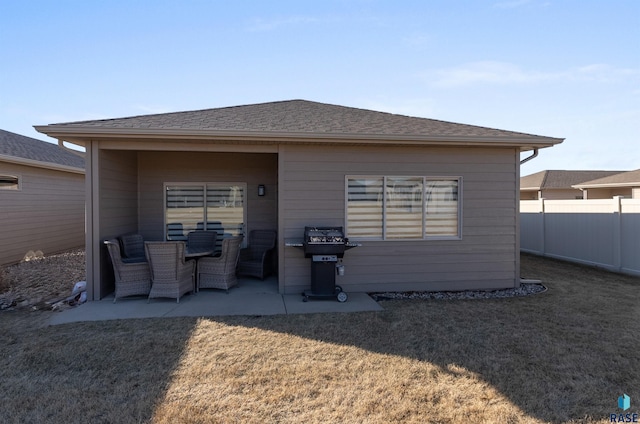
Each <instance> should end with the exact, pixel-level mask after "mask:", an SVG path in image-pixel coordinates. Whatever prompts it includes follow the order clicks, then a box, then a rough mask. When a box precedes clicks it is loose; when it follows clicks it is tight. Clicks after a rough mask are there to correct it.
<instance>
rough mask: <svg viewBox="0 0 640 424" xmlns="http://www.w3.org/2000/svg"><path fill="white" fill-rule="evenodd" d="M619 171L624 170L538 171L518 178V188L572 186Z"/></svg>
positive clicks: (559, 187) (533, 188) (534, 188)
mask: <svg viewBox="0 0 640 424" xmlns="http://www.w3.org/2000/svg"><path fill="white" fill-rule="evenodd" d="M620 173H624V171H563V170H547V171H540V172H536V173H535V174H531V175H527V176H524V177H522V178H520V190H545V189H561V188H572V187H574V186H576V184H579V183H582V182H584V181H589V180H594V179H596V178H602V177H608V176H611V175H616V174H620Z"/></svg>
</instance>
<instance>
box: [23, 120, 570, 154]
mask: <svg viewBox="0 0 640 424" xmlns="http://www.w3.org/2000/svg"><path fill="white" fill-rule="evenodd" d="M34 128H35V129H36V130H37V131H39V132H41V133H43V134H46V135H48V136H50V137H53V138H56V139H58V140H62V141H66V142H69V143H73V144H76V145H79V146H84V147H86V144H87V143H88V142H91V141H92V140H107V139H108V140H124V139H135V140H138V141H143V140H148V141H159V140H168V141H181V142H188V141H200V142H212V143H225V142H227V143H228V142H232V143H247V144H252V143H265V142H267V143H274V144H278V143H282V144H308V143H312V144H318V143H320V144H346V145H348V144H367V145H396V146H410V145H412V146H475V147H511V148H518V149H520V150H521V151H528V150H533V149H539V148H544V147H551V146H554V145H556V144H560V143H562V142H563V141H564V139H561V138H551V137H541V136H536V137H528V136H526V135H523V136H522V137H518V136H513V137H500V138H495V137H477V136H474V137H472V136H469V137H466V136H441V135H434V136H424V135H411V134H408V135H388V134H352V133H349V134H341V133H308V132H276V131H267V132H265V131H237V130H230V131H229V130H217V129H216V130H193V129H183V128H162V129H154V128H96V127H95V126H79V125H77V124H75V125H64V124H54V125H38V126H34Z"/></svg>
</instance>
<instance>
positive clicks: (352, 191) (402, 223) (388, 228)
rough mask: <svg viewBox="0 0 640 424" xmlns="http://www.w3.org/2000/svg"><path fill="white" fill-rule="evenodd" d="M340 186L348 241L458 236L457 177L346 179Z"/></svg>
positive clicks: (458, 203)
mask: <svg viewBox="0 0 640 424" xmlns="http://www.w3.org/2000/svg"><path fill="white" fill-rule="evenodd" d="M346 185H347V207H346V211H347V219H346V222H347V235H348V236H349V237H351V238H355V239H371V240H415V239H431V238H438V239H442V238H449V239H450V238H460V202H459V192H460V188H461V185H462V178H433V177H414V176H408V177H404V176H403V177H400V176H398V177H395V176H394V177H347V184H346Z"/></svg>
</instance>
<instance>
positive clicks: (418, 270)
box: [36, 100, 562, 300]
mask: <svg viewBox="0 0 640 424" xmlns="http://www.w3.org/2000/svg"><path fill="white" fill-rule="evenodd" d="M36 129H37V130H38V131H40V132H42V133H45V134H48V135H49V136H51V137H54V138H57V139H59V140H63V141H67V142H70V143H75V144H77V145H80V146H83V147H85V148H86V151H87V156H86V158H87V179H88V184H87V190H88V192H87V198H88V199H89V201H88V204H87V229H88V234H87V261H88V262H87V264H88V266H87V278H88V292H89V298H90V299H94V300H96V299H100V298H102V297H104V296H106V295H107V294H109V293H110V292H111V291H112V290H113V282H112V281H110V280H109V279H108V277H107V275H108V272H107V271H108V267H109V262H108V260H107V256H106V253H105V249H104V246H103V244H102V241H103V240H105V239H108V238H111V237H114V236H118V235H120V234H123V233H127V232H138V233H140V234H142V235H143V236H144V237H145V239H147V240H166V239H168V238H169V237H170V236H171V234H174V232H175V231H176V228H177V226H176V223H177V222H180V223H181V224H182V225H183V230H185V231H186V230H189V229H192V228H197V226H198V224H200V225H203V224H202V223H204V222H207V226H208V225H209V223H212V222H213V223H215V225H218V226H222V227H223V228H225V231H227V232H229V233H236V232H243V233H245V234H248V232H249V231H251V230H252V229H275V230H277V232H278V244H277V249H278V284H279V291H280V292H281V293H301V292H302V291H303V290H304V289H308V288H309V286H310V260H309V259H305V258H304V255H303V252H302V251H301V250H300V249H297V248H294V247H286V246H285V241H286V240H294V239H298V240H299V239H301V238H302V236H303V232H304V227H305V226H342V227H344V229H345V232H346V235H347V237H349V239H350V241H352V242H358V243H360V244H361V245H362V246H361V247H358V248H355V249H352V250H349V251H348V252H347V253H346V254H345V258H344V264H345V266H346V272H345V275H344V276H340V277H339V284H340V285H341V286H342V287H343V289H344V290H345V291H347V292H349V291H352V292H372V291H386V290H401V291H406V290H464V289H499V288H506V287H516V286H518V285H519V284H520V274H519V273H520V270H519V268H520V264H519V261H520V259H519V258H520V244H519V234H520V228H519V213H518V211H519V202H518V200H519V194H518V189H519V188H518V187H519V181H520V175H519V170H520V154H521V152H523V151H535V150H537V149H539V148H544V147H550V146H553V145H555V144H558V143H561V142H562V139H559V138H551V137H542V136H535V135H529V134H522V133H517V132H512V131H504V130H497V129H491V128H484V127H477V126H471V125H463V124H455V123H450V122H443V121H436V120H431V119H424V118H414V117H407V116H401V115H394V114H389V113H382V112H375V111H370V110H362V109H356V108H349V107H343V106H335V105H328V104H322V103H316V102H309V101H304V100H292V101H283V102H273V103H264V104H254V105H246V106H236V107H227V108H219V109H208V110H199V111H189V112H177V113H165V114H157V115H146V116H134V117H129V118H119V119H105V120H95V121H83V122H71V123H61V124H51V125H45V126H37V127H36ZM261 186H264V196H261V195H260V194H262V192H261V193H260V194H259V189H260V187H261Z"/></svg>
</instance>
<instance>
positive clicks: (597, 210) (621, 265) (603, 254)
mask: <svg viewBox="0 0 640 424" xmlns="http://www.w3.org/2000/svg"><path fill="white" fill-rule="evenodd" d="M520 250H521V251H523V252H528V253H534V254H537V255H543V256H549V257H553V258H558V259H564V260H569V261H573V262H579V263H584V264H588V265H595V266H598V267H602V268H606V269H608V270H611V271H616V272H623V273H626V274H632V275H640V199H623V198H621V197H614V198H613V199H595V200H544V199H541V200H522V201H520Z"/></svg>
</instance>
